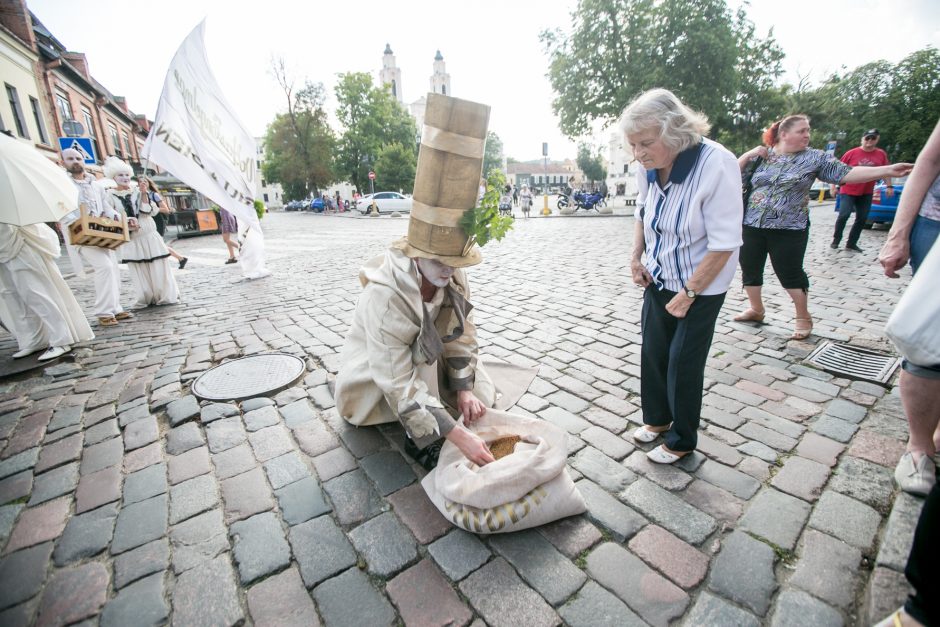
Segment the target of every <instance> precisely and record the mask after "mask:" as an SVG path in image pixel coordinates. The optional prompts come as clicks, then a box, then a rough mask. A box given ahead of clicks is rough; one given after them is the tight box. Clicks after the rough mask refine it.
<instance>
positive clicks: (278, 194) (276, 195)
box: [255, 137, 284, 209]
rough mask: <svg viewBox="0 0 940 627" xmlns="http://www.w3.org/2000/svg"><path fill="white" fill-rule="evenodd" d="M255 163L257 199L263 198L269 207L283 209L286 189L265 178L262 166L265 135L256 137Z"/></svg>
mask: <svg viewBox="0 0 940 627" xmlns="http://www.w3.org/2000/svg"><path fill="white" fill-rule="evenodd" d="M255 146H256V148H255V151H256V154H255V165H256V166H257V168H258V176H257V177H255V199H256V200H263V201H264V205H265V206H266V207H267V208H268V209H281V208H282V207H283V206H284V189H283V188H282V187H281V184H280V183H272V182H271V181H268V180H266V179H265V178H264V174H263V173H262V170H261V166H262V165H264V137H255Z"/></svg>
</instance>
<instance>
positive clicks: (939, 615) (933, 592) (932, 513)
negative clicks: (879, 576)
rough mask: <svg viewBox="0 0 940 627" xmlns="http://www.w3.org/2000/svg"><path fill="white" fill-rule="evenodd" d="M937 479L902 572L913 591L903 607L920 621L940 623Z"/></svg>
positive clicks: (939, 533) (939, 505) (939, 527)
mask: <svg viewBox="0 0 940 627" xmlns="http://www.w3.org/2000/svg"><path fill="white" fill-rule="evenodd" d="M937 564H940V483H938V484H936V485H934V487H933V489H932V490H931V491H930V494H928V495H927V500H926V501H925V502H924V508H923V509H922V510H921V511H920V518H919V519H918V520H917V529H915V530H914V544H913V545H911V554H910V556H909V557H908V558H907V568H905V569H904V574H905V575H906V576H907V580H908V581H909V582H911V586H913V587H914V593H913V594H912V595H911V596H910V597H908V599H907V603H905V604H904V611H905V612H907V613H908V614H910V615H911V616H913V617H914V618H916V619H917V620H918V621H919V622H920V624H921V625H940V595H938V593H940V571H938V570H937Z"/></svg>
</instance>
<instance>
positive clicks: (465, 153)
mask: <svg viewBox="0 0 940 627" xmlns="http://www.w3.org/2000/svg"><path fill="white" fill-rule="evenodd" d="M489 120H490V107H489V106H487V105H484V104H480V103H477V102H470V101H469V100H460V99H459V98H451V97H449V96H442V95H440V94H428V95H427V109H426V111H425V115H424V129H423V131H422V134H421V148H420V151H419V152H418V168H417V171H416V173H415V186H414V201H413V205H412V209H411V219H410V221H409V223H408V236H407V237H406V238H402V239H401V240H398V242H396V243H395V246H397V247H399V248H401V249H402V250H404V251H405V254H406V255H408V256H409V257H427V258H431V259H437V260H438V261H440V262H441V263H444V264H447V265H449V266H452V267H455V268H461V267H465V266H472V265H475V264H478V263H480V262H481V261H482V260H483V256H482V255H481V254H480V247H479V246H476V245H475V244H474V243H473V242H472V241H470V240H469V237H468V235H467V234H466V233H465V232H464V231H463V229H461V228H460V226H459V224H460V218H461V217H463V214H464V212H466V211H468V210H470V209H473V208H474V207H475V206H476V204H477V196H478V191H479V185H480V174H481V172H482V171H483V149H484V145H485V143H486V130H487V127H488V125H489Z"/></svg>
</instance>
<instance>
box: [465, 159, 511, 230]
mask: <svg viewBox="0 0 940 627" xmlns="http://www.w3.org/2000/svg"><path fill="white" fill-rule="evenodd" d="M505 185H506V176H505V175H504V174H503V173H502V172H500V171H499V170H497V169H495V168H494V169H492V170H490V173H489V174H488V175H487V177H486V193H485V194H484V195H483V200H481V201H480V204H479V205H478V206H476V207H474V208H473V209H471V210H469V211H466V212H464V214H463V217H462V218H461V219H460V228H462V229H463V230H464V233H466V234H467V235H468V236H469V237H470V241H473V242H476V244H477V245H478V246H485V245H486V244H487V242H489V241H490V240H496V241H497V242H498V241H499V240H501V239H503V237H505V236H506V233H508V232H509V229H511V228H512V226H513V222H514V220H513V218H512V216H504V215H500V213H499V196H500V194H501V191H500V190H502V189H503V187H504V186H505Z"/></svg>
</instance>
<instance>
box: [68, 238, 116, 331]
mask: <svg viewBox="0 0 940 627" xmlns="http://www.w3.org/2000/svg"><path fill="white" fill-rule="evenodd" d="M75 250H77V251H78V254H79V256H81V258H82V263H86V264H88V265H89V266H91V268H92V269H93V271H94V274H95V315H96V316H98V317H99V318H107V317H110V316H113V315H115V314H119V313H121V312H122V311H124V308H123V307H121V270H120V268H119V267H118V260H117V255H116V254H115V253H114V251H113V250H108V249H107V248H98V247H97V246H76V247H75Z"/></svg>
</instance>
